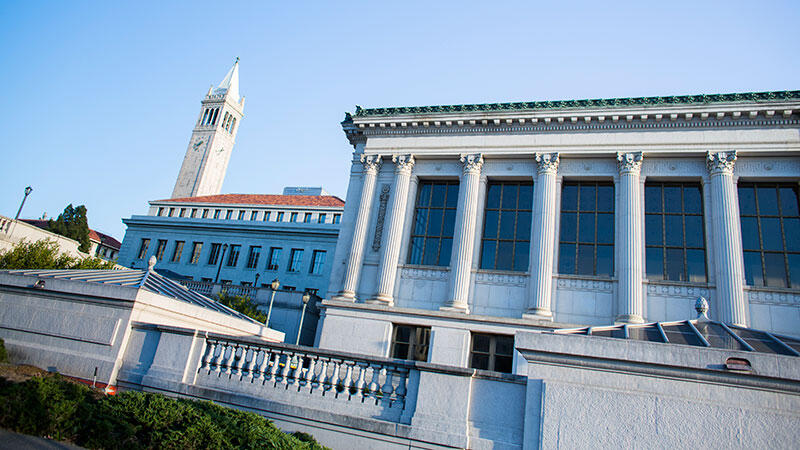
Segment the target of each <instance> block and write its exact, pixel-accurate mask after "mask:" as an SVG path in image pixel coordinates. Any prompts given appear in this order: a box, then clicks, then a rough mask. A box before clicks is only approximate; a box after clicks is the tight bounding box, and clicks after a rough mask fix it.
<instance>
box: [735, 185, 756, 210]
mask: <svg viewBox="0 0 800 450" xmlns="http://www.w3.org/2000/svg"><path fill="white" fill-rule="evenodd" d="M739 213H741V214H746V215H755V213H756V194H755V191H754V188H753V187H752V186H741V187H739Z"/></svg>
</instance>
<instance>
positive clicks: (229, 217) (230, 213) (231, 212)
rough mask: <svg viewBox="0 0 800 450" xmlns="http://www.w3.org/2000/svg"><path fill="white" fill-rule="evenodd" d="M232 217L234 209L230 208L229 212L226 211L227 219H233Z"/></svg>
mask: <svg viewBox="0 0 800 450" xmlns="http://www.w3.org/2000/svg"><path fill="white" fill-rule="evenodd" d="M231 217H233V211H232V210H230V209H229V210H228V212H226V213H225V220H231Z"/></svg>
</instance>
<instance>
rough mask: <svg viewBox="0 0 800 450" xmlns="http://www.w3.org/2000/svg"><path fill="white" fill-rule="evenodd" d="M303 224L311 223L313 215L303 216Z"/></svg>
mask: <svg viewBox="0 0 800 450" xmlns="http://www.w3.org/2000/svg"><path fill="white" fill-rule="evenodd" d="M303 223H311V213H306V214H305V215H304V216H303Z"/></svg>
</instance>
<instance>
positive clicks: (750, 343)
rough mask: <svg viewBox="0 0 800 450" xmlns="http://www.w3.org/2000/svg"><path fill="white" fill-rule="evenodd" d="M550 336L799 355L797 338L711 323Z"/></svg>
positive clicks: (639, 326) (576, 331) (572, 331)
mask: <svg viewBox="0 0 800 450" xmlns="http://www.w3.org/2000/svg"><path fill="white" fill-rule="evenodd" d="M549 333H553V334H577V335H586V336H599V337H605V338H615V339H631V340H637V341H647V342H660V343H664V344H673V345H675V344H677V345H690V346H694V347H712V348H722V349H728V350H739V351H746V352H758V353H771V354H778V355H787V356H800V339H795V338H791V337H788V336H782V335H776V334H773V333H769V332H766V331H759V330H754V329H752V328H745V327H740V326H737V325H726V324H724V323H722V322H715V321H711V320H682V321H679V322H653V323H645V324H635V325H632V324H625V325H612V326H602V327H581V328H566V329H559V330H553V331H550V332H549Z"/></svg>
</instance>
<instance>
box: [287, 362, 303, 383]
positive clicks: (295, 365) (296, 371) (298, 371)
mask: <svg viewBox="0 0 800 450" xmlns="http://www.w3.org/2000/svg"><path fill="white" fill-rule="evenodd" d="M291 363H292V364H291V368H292V371H291V373H292V376H291V377H289V378H290V379H291V383H289V384H290V385H291V386H292V387H293V388H294V387H296V388H297V390H298V391H299V390H300V376H301V375H302V374H303V364H302V363H303V355H302V354H301V355H298V354H297V353H295V354H293V355H292V361H291Z"/></svg>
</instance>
